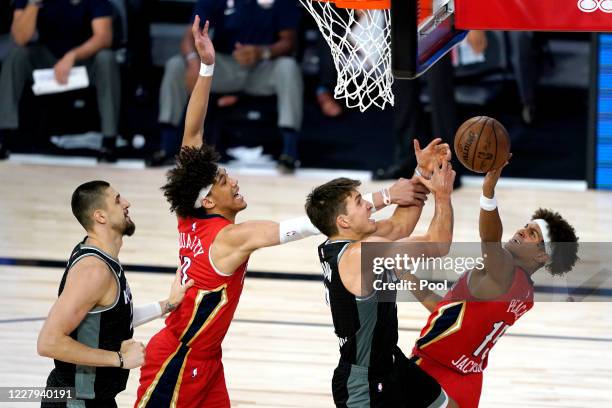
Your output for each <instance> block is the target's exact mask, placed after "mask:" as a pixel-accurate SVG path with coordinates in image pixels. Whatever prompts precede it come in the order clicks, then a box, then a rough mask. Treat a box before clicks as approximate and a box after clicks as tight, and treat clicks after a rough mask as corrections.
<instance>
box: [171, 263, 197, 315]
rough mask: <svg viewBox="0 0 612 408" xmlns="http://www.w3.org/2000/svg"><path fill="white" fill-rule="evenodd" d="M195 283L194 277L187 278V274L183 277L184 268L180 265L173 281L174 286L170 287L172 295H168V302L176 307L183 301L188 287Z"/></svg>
mask: <svg viewBox="0 0 612 408" xmlns="http://www.w3.org/2000/svg"><path fill="white" fill-rule="evenodd" d="M183 281H186V282H183ZM194 283H195V282H194V280H193V279H189V280H187V275H185V276H184V277H183V271H182V268H180V267H179V268H178V269H177V270H176V274H175V276H174V282H172V286H171V287H170V296H168V303H170V304H171V305H173V306H174V307H176V306H177V305H178V304H179V303H181V302H182V301H183V298H184V297H185V293H186V292H187V289H189V288H190V287H192V286H193V284H194Z"/></svg>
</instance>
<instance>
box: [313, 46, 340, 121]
mask: <svg viewBox="0 0 612 408" xmlns="http://www.w3.org/2000/svg"><path fill="white" fill-rule="evenodd" d="M317 47H318V54H319V86H318V87H317V102H318V103H319V107H320V108H321V112H322V113H323V115H325V116H327V117H330V118H335V117H338V116H340V115H341V114H342V105H340V103H338V101H336V100H335V99H334V88H335V87H336V67H335V65H334V59H333V57H332V55H331V51H330V49H329V45H328V44H327V42H326V41H325V38H323V36H322V35H321V34H319V42H318V44H317Z"/></svg>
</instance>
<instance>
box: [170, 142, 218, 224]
mask: <svg viewBox="0 0 612 408" xmlns="http://www.w3.org/2000/svg"><path fill="white" fill-rule="evenodd" d="M218 160H219V154H218V153H217V152H216V151H215V149H214V148H213V147H211V146H208V145H202V146H201V147H191V146H184V147H182V148H181V151H180V152H179V153H178V155H177V156H176V166H175V167H174V168H172V169H171V170H169V171H168V173H167V174H166V178H167V182H166V184H165V185H164V186H162V188H161V189H162V191H163V192H164V196H165V197H166V199H167V200H168V202H169V203H170V211H172V212H175V213H176V214H177V215H178V216H179V217H183V218H187V217H192V216H194V215H195V214H196V212H197V209H196V208H195V202H196V200H197V198H198V195H199V194H200V190H202V188H204V187H206V186H210V185H211V184H213V183H214V181H215V177H216V176H217V171H218V169H219V168H218V166H217V161H218Z"/></svg>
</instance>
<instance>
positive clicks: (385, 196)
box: [361, 188, 391, 214]
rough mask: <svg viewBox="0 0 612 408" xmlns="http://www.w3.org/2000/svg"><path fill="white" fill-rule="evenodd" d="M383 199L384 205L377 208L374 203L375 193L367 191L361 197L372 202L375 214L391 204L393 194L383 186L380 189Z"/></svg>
mask: <svg viewBox="0 0 612 408" xmlns="http://www.w3.org/2000/svg"><path fill="white" fill-rule="evenodd" d="M378 193H380V196H381V197H382V200H383V206H382V207H381V208H376V205H375V204H374V193H365V194H362V195H361V198H362V199H364V200H366V201H367V202H369V203H370V204H372V214H374V213H375V212H376V211H378V210H382V209H383V208H385V207H387V206H389V205H390V204H391V194H390V193H389V189H388V188H383V189H382V190H380V191H378Z"/></svg>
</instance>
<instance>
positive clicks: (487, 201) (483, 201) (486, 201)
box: [480, 194, 497, 211]
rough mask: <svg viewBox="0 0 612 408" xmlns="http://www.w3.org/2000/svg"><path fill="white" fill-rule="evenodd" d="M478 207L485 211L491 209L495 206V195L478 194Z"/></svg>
mask: <svg viewBox="0 0 612 408" xmlns="http://www.w3.org/2000/svg"><path fill="white" fill-rule="evenodd" d="M480 208H482V209H483V210H485V211H493V210H495V209H496V208H497V199H496V198H495V196H493V198H487V197H485V196H484V194H481V195H480Z"/></svg>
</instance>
